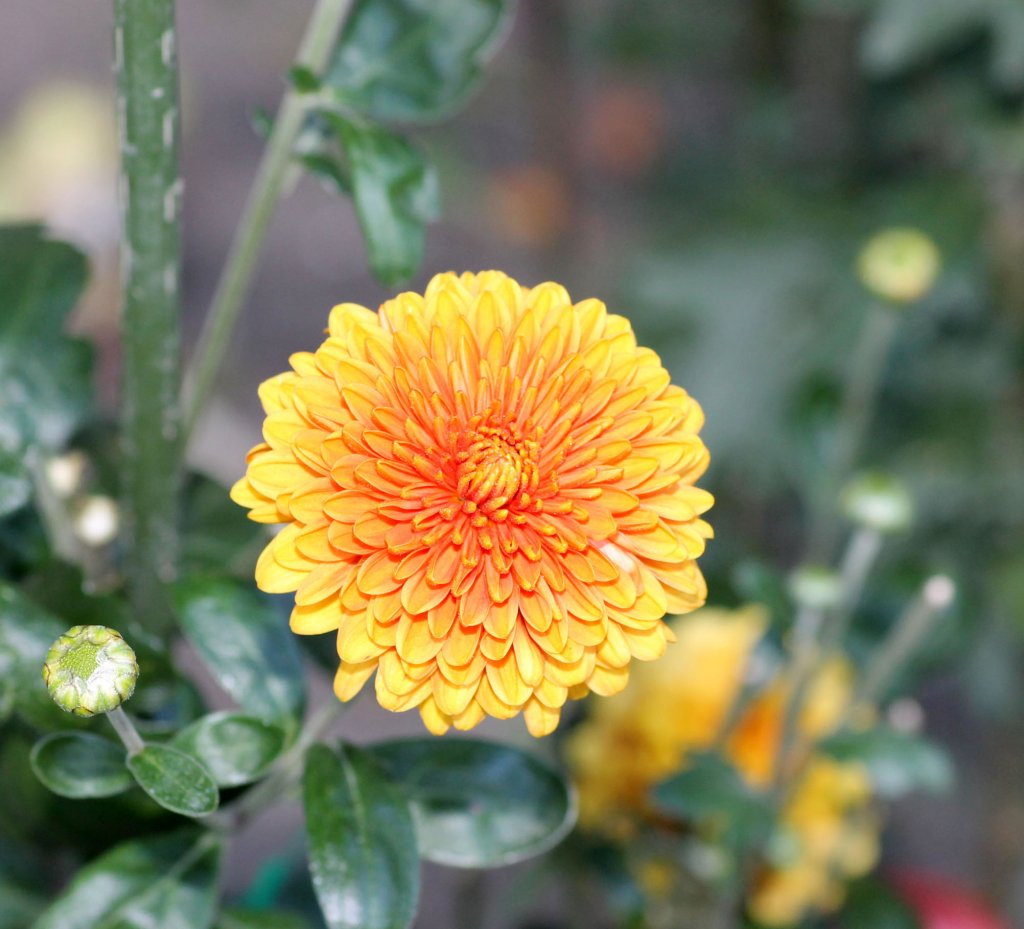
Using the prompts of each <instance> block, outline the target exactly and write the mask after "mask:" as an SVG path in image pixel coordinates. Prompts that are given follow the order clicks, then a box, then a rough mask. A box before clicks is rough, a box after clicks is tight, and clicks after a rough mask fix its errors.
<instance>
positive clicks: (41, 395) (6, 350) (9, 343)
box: [0, 225, 92, 447]
mask: <svg viewBox="0 0 1024 929" xmlns="http://www.w3.org/2000/svg"><path fill="white" fill-rule="evenodd" d="M86 276H87V266H86V261H85V256H84V255H83V254H82V253H81V252H80V251H78V249H76V248H74V247H73V246H71V245H68V244H66V243H64V242H55V241H53V240H51V239H48V238H46V235H45V233H44V231H43V229H42V227H41V226H37V225H17V226H0V294H3V295H4V304H3V311H2V312H0V421H7V422H15V423H20V424H21V427H27V428H26V429H25V434H23V435H22V437H21V439H22V441H21V443H20V444H22V445H25V446H27V445H28V444H29V443H30V442H35V441H38V442H40V443H41V444H43V445H45V446H48V447H57V446H59V445H60V444H62V443H63V442H64V441H65V440H66V439H67V437H68V435H69V434H70V432H71V430H72V429H73V428H74V426H75V424H76V423H77V422H78V421H79V420H80V419H81V418H82V416H83V415H84V413H85V412H86V411H87V409H88V406H89V401H90V397H91V382H90V376H91V362H92V353H91V350H90V349H89V346H88V345H86V344H85V343H83V342H78V341H75V340H72V339H68V338H66V337H65V336H63V335H62V330H63V326H64V321H65V319H66V318H67V315H68V313H69V312H70V311H71V309H72V308H73V307H74V305H75V303H76V302H77V301H78V298H79V296H80V295H81V293H82V290H83V289H84V287H85V281H86ZM24 410H31V416H30V417H27V418H26V417H24V416H23V415H21V412H20V411H24Z"/></svg>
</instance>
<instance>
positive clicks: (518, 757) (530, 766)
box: [370, 739, 576, 868]
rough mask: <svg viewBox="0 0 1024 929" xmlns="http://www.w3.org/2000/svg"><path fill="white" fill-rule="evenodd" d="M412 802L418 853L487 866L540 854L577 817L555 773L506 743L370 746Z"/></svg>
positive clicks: (414, 741)
mask: <svg viewBox="0 0 1024 929" xmlns="http://www.w3.org/2000/svg"><path fill="white" fill-rule="evenodd" d="M370 750H371V751H372V752H373V754H374V756H375V757H376V758H377V759H378V760H379V761H380V762H381V763H382V764H383V765H384V767H385V768H386V770H387V771H388V773H389V774H390V776H391V778H392V780H394V781H395V782H396V783H397V784H399V786H400V787H401V788H402V791H403V793H404V795H405V796H406V797H407V798H408V799H409V801H410V803H411V804H412V811H413V818H414V819H415V822H416V834H417V836H418V838H419V846H420V854H421V855H422V856H423V857H424V858H426V859H429V860H430V861H436V862H439V863H441V864H447V865H455V866H457V867H463V868H493V867H498V866H500V865H507V864H511V863H513V862H516V861H521V860H522V859H524V858H529V857H531V856H533V855H538V854H540V853H541V852H544V851H547V850H548V849H549V848H551V847H552V846H553V845H555V844H556V843H557V842H559V841H560V840H561V839H562V838H563V837H564V836H565V835H566V833H568V831H569V830H570V829H571V828H572V825H573V823H574V821H575V818H576V804H575V798H574V796H573V793H572V790H571V788H570V787H569V785H568V783H567V782H566V780H565V778H563V777H562V775H561V774H559V773H558V772H557V771H555V770H554V769H553V768H551V767H549V766H548V765H546V764H544V763H543V762H541V761H540V760H538V759H537V758H535V757H533V756H532V755H529V754H527V753H525V752H521V751H519V750H518V749H515V748H511V747H509V746H507V745H496V744H494V743H490V742H481V741H477V740H474V739H402V740H399V741H395V742H384V743H380V744H377V745H374V746H373V747H372V748H371V749H370Z"/></svg>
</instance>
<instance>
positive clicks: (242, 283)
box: [185, 0, 353, 437]
mask: <svg viewBox="0 0 1024 929" xmlns="http://www.w3.org/2000/svg"><path fill="white" fill-rule="evenodd" d="M352 2H353V0H318V2H317V5H316V8H315V9H314V10H313V14H312V16H311V17H310V20H309V24H308V25H307V26H306V33H305V35H304V36H303V39H302V44H301V46H300V48H299V53H298V56H297V57H296V59H295V64H296V66H298V67H301V68H305V69H306V70H308V71H311V72H313V73H314V74H321V73H322V72H323V70H324V68H325V67H326V65H327V63H328V60H329V59H330V55H331V52H332V51H333V49H334V46H335V43H336V41H337V38H338V34H339V33H340V31H341V27H342V25H343V24H344V22H345V18H346V16H347V15H348V11H349V9H350V7H351V6H352ZM306 109H307V98H306V96H305V95H304V94H302V93H300V92H299V91H297V90H295V88H289V89H288V90H287V92H286V93H285V95H284V98H283V99H282V101H281V106H280V108H279V109H278V112H277V117H276V119H275V120H274V129H273V131H272V133H271V135H270V139H269V141H268V142H267V147H266V149H265V151H264V153H263V160H262V161H261V162H260V166H259V170H258V171H257V173H256V178H255V180H254V181H253V184H252V187H251V188H250V190H249V197H248V199H247V200H246V204H245V209H244V211H243V213H242V219H241V221H240V222H239V224H238V228H237V230H236V231H235V238H234V240H233V242H232V243H231V251H230V252H229V253H228V258H227V262H226V263H225V266H224V270H223V272H222V273H221V276H220V280H219V281H218V283H217V290H216V292H215V294H214V297H213V303H212V304H211V306H210V310H209V312H208V313H207V316H206V322H205V323H204V324H203V330H202V332H201V333H200V336H199V344H198V347H197V349H196V355H195V358H194V359H193V362H192V365H191V367H190V369H189V376H188V378H187V384H188V395H189V396H188V402H187V406H188V414H187V417H186V425H185V435H186V437H187V436H189V435H191V433H192V431H193V429H194V428H195V425H196V422H197V420H198V419H199V417H200V416H201V415H202V412H203V408H204V406H205V404H206V401H207V400H208V399H209V395H210V391H211V390H212V389H213V386H214V383H215V381H216V378H217V372H218V370H219V368H220V365H221V362H222V361H223V360H224V355H225V353H226V352H227V349H228V345H229V344H230V340H231V334H232V332H233V331H234V328H235V324H236V323H237V322H238V315H239V313H240V312H241V310H242V304H243V302H244V300H245V296H246V294H247V293H248V290H249V285H250V283H251V281H252V275H253V271H254V270H255V267H256V262H257V260H258V258H259V256H260V251H261V250H262V247H263V241H264V239H265V238H266V235H267V230H268V229H269V227H270V221H271V219H272V218H273V216H274V210H275V208H276V206H277V201H278V198H279V197H280V195H281V190H282V188H283V187H284V183H285V180H286V178H287V175H288V168H289V166H290V165H291V163H292V152H293V150H294V148H295V140H296V138H297V137H298V135H299V132H300V131H301V129H302V124H303V122H304V120H305V116H306Z"/></svg>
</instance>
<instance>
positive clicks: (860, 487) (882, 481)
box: [840, 472, 914, 533]
mask: <svg viewBox="0 0 1024 929" xmlns="http://www.w3.org/2000/svg"><path fill="white" fill-rule="evenodd" d="M840 502H841V504H842V508H843V512H844V513H845V514H846V516H847V518H848V519H849V520H850V521H851V522H854V523H856V524H857V525H859V526H864V527H865V528H867V529H874V530H875V531H876V532H883V533H892V532H902V531H903V530H905V529H907V528H908V527H909V526H910V523H911V520H912V519H913V516H914V503H913V501H912V500H911V498H910V494H909V492H908V491H907V488H906V487H905V486H904V485H903V483H902V482H901V481H899V480H897V479H896V478H895V477H893V476H892V475H890V474H884V473H881V472H874V473H869V474H862V475H860V476H859V477H855V478H854V479H853V480H852V481H850V483H849V484H847V485H846V487H845V488H844V489H843V492H842V495H841V497H840Z"/></svg>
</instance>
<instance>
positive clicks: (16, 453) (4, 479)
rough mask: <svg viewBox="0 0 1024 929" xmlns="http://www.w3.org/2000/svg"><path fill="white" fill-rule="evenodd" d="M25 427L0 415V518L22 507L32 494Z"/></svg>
mask: <svg viewBox="0 0 1024 929" xmlns="http://www.w3.org/2000/svg"><path fill="white" fill-rule="evenodd" d="M26 432H27V429H25V428H23V427H22V428H19V424H18V423H17V422H16V421H15V420H14V419H13V418H10V417H3V416H0V519H2V518H3V517H4V516H6V515H7V514H8V513H13V512H14V511H15V510H19V509H21V507H23V506H24V505H25V504H26V503H28V500H29V497H30V496H31V495H32V478H31V475H30V474H29V471H28V468H27V467H26V464H25V449H24V436H25V433H26Z"/></svg>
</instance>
